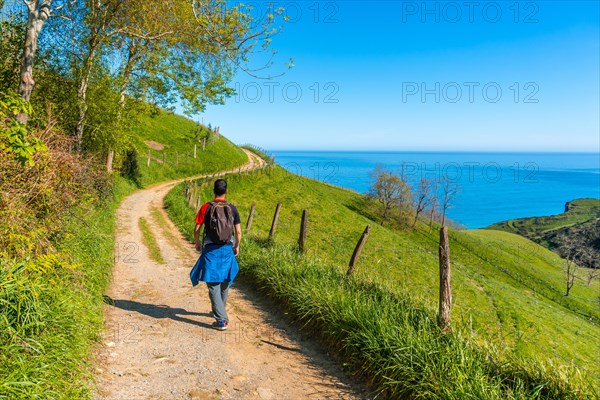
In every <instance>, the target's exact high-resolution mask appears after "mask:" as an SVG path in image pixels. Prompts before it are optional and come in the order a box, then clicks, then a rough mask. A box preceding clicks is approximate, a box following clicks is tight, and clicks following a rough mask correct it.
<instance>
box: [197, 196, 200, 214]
mask: <svg viewBox="0 0 600 400" xmlns="http://www.w3.org/2000/svg"><path fill="white" fill-rule="evenodd" d="M200 199H201V197H200V195H198V200H196V212H198V211H200V205H201V204H200Z"/></svg>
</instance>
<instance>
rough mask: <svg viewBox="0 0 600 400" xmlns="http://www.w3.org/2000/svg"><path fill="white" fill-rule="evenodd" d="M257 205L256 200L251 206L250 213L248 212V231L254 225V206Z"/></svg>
mask: <svg viewBox="0 0 600 400" xmlns="http://www.w3.org/2000/svg"><path fill="white" fill-rule="evenodd" d="M255 207H256V202H255V201H253V202H252V206H251V207H250V214H248V221H246V233H247V232H249V231H250V227H251V226H252V218H254V208H255Z"/></svg>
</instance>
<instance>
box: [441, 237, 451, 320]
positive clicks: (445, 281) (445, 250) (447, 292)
mask: <svg viewBox="0 0 600 400" xmlns="http://www.w3.org/2000/svg"><path fill="white" fill-rule="evenodd" d="M439 261H440V305H439V307H440V309H439V315H438V323H439V326H440V328H441V329H442V330H443V331H447V330H448V328H450V309H451V308H452V286H451V284H450V243H449V241H448V227H447V226H442V228H441V229H440V246H439Z"/></svg>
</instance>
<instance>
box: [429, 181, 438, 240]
mask: <svg viewBox="0 0 600 400" xmlns="http://www.w3.org/2000/svg"><path fill="white" fill-rule="evenodd" d="M439 185H440V180H439V179H438V178H436V179H434V180H433V181H432V182H431V199H430V202H429V203H430V204H429V230H430V231H431V229H432V228H433V218H434V216H435V211H436V208H437V207H438V202H439V199H438V188H439Z"/></svg>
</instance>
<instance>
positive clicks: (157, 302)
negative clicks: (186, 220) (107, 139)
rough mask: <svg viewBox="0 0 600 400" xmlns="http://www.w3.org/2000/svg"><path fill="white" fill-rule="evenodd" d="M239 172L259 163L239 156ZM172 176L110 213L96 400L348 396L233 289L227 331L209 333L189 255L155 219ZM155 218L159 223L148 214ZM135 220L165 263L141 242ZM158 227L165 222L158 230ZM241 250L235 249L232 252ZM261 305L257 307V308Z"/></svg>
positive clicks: (286, 332) (345, 387)
mask: <svg viewBox="0 0 600 400" xmlns="http://www.w3.org/2000/svg"><path fill="white" fill-rule="evenodd" d="M247 154H248V156H249V162H248V163H247V164H246V165H245V166H244V167H243V168H242V170H244V169H253V168H258V167H261V166H262V165H263V163H264V161H263V160H262V159H260V158H258V157H257V156H256V155H254V154H253V153H251V152H247ZM181 181H182V180H178V181H172V182H167V183H163V184H159V185H156V186H153V187H150V188H147V189H144V190H141V191H138V192H136V193H134V194H132V195H130V196H129V197H127V198H126V199H124V200H123V202H122V203H121V204H120V206H119V208H118V211H117V229H116V248H115V252H116V260H115V265H114V269H113V277H112V282H111V285H110V287H109V289H108V291H107V296H108V297H109V298H110V299H111V301H109V302H108V303H109V304H106V305H105V311H104V312H105V318H106V323H105V329H104V333H103V339H102V344H100V345H98V346H97V347H96V349H95V351H94V367H95V371H94V375H95V380H96V389H95V392H94V397H95V398H97V399H123V400H125V399H127V400H130V399H132V400H133V399H326V398H327V399H358V398H361V395H360V394H359V393H360V392H361V391H362V389H361V388H359V387H357V386H355V385H352V384H350V383H349V380H348V378H347V377H345V376H344V374H343V372H342V371H341V370H340V368H339V367H338V366H337V365H336V364H335V363H334V362H332V361H331V360H330V359H329V357H327V355H326V354H322V353H323V352H322V351H320V350H319V348H320V347H319V346H318V345H314V344H312V343H310V342H307V341H303V340H302V339H301V338H300V337H299V335H298V334H297V333H295V332H293V331H292V330H291V329H290V328H289V327H288V326H287V325H286V323H285V322H283V321H282V320H280V319H279V318H277V317H276V316H273V315H270V314H269V313H268V311H266V310H265V306H264V304H265V303H264V302H262V301H261V300H260V299H259V298H257V297H256V296H255V295H253V294H252V291H251V290H250V291H249V290H244V289H243V287H242V289H240V288H239V287H238V285H237V284H236V285H233V286H232V288H231V289H230V294H229V299H228V304H227V306H228V312H229V317H230V326H229V329H228V330H227V331H225V332H219V331H215V330H213V329H212V328H211V327H210V324H211V323H212V321H213V319H212V318H211V317H210V316H209V315H208V312H209V311H210V301H209V300H208V294H207V290H206V287H205V286H204V285H202V284H200V285H199V286H197V287H196V288H192V286H191V283H190V281H189V271H190V269H191V267H192V266H193V264H194V262H195V260H196V259H197V257H198V253H197V252H196V251H195V250H194V249H193V246H192V245H191V244H189V243H188V242H187V241H185V240H184V239H183V237H182V236H181V234H180V233H179V231H177V229H176V228H175V226H174V225H173V224H172V223H171V221H170V220H168V218H166V214H165V213H164V210H163V207H162V204H163V199H164V197H165V195H166V194H167V193H168V191H169V190H170V189H171V188H172V187H173V186H174V185H175V184H177V183H178V182H181ZM156 210H158V212H160V213H162V214H163V217H164V218H161V219H162V220H166V224H165V223H163V224H161V225H160V226H159V224H158V222H157V221H156V220H155V218H153V217H152V211H154V214H155V215H156V212H157V211H156ZM142 217H143V218H145V219H146V220H147V221H148V222H149V223H150V226H151V228H152V231H153V233H154V236H155V237H156V239H157V242H158V245H159V247H160V251H161V254H162V256H163V258H164V259H165V262H166V263H165V264H158V263H156V262H155V261H153V260H152V259H151V258H150V257H149V255H148V250H147V248H146V247H145V246H144V243H143V240H142V233H141V231H140V228H139V219H140V218H142ZM165 225H166V226H165ZM241 251H244V249H243V248H242V249H241ZM261 304H262V305H261Z"/></svg>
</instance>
